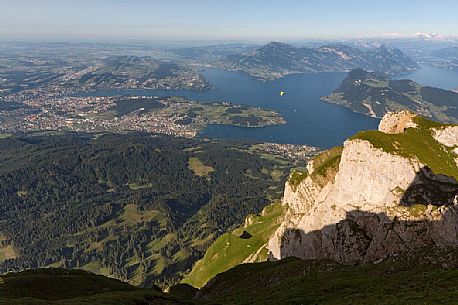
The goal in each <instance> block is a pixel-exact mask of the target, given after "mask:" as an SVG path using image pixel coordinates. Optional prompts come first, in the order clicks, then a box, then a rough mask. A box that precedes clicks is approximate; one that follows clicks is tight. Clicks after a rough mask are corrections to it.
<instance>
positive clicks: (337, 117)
mask: <svg viewBox="0 0 458 305" xmlns="http://www.w3.org/2000/svg"><path fill="white" fill-rule="evenodd" d="M203 74H204V76H205V78H206V79H207V80H208V81H209V82H210V83H211V84H212V85H213V86H214V87H215V89H212V90H209V91H204V92H194V91H189V90H142V89H138V90H106V91H104V90H100V91H97V92H88V93H87V94H84V95H104V96H113V95H145V96H171V95H178V96H183V97H186V98H188V99H192V100H198V101H204V102H214V101H219V102H221V101H227V102H231V103H234V104H246V105H251V106H259V107H263V108H269V109H274V110H276V111H278V112H280V114H281V115H282V116H283V118H284V119H285V120H286V121H287V123H286V124H284V125H279V126H267V127H262V128H247V127H238V126H230V125H210V126H207V127H206V128H205V129H203V130H202V131H201V132H200V134H199V136H202V137H209V138H237V139H254V140H259V141H265V142H275V143H289V144H308V145H313V146H318V147H321V148H329V147H332V146H336V145H341V144H342V142H343V141H344V140H345V139H347V138H348V137H350V136H351V135H353V134H355V133H356V132H358V131H360V130H365V129H376V128H377V126H378V123H379V120H378V119H375V118H371V117H367V116H365V115H362V114H358V113H353V112H352V111H351V110H349V109H347V108H344V107H341V106H337V105H333V104H329V103H325V102H322V101H320V97H322V96H325V95H328V94H329V93H331V92H332V91H333V90H334V89H335V88H336V87H338V86H339V84H340V83H341V81H342V80H343V79H344V78H345V77H346V73H315V74H294V75H288V76H286V77H284V78H281V79H278V80H275V81H268V82H263V81H258V80H254V79H252V78H250V77H249V76H247V75H245V74H244V73H240V72H228V71H223V70H219V69H206V70H205V71H204V72H203ZM400 78H410V79H413V80H415V81H417V82H419V83H421V84H425V85H434V86H437V87H443V88H446V89H451V88H456V87H458V73H457V72H451V71H446V70H441V69H435V68H430V67H423V68H422V69H421V70H419V71H416V72H413V73H411V74H409V75H403V76H402V77H400ZM280 91H284V92H285V95H284V96H283V97H280V94H279V93H280Z"/></svg>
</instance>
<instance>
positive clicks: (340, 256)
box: [268, 112, 458, 264]
mask: <svg viewBox="0 0 458 305" xmlns="http://www.w3.org/2000/svg"><path fill="white" fill-rule="evenodd" d="M412 117H413V115H412V114H410V113H408V112H402V113H397V114H389V115H387V117H386V118H384V119H383V120H382V122H381V123H380V129H381V131H384V132H389V133H399V132H402V131H403V130H404V129H405V128H408V127H414V126H415V125H414V123H413V121H412ZM435 138H436V139H437V140H438V141H439V142H440V143H442V144H443V145H446V146H448V147H455V146H457V145H458V141H457V140H458V129H457V127H450V128H449V127H447V128H445V129H441V130H438V131H436V137H435ZM313 167H314V166H309V175H308V176H307V177H306V178H305V179H304V180H303V181H302V182H300V183H299V185H297V186H294V187H293V186H292V185H290V183H289V182H287V183H286V185H285V193H284V198H283V205H285V206H286V207H287V208H288V212H287V215H286V216H285V218H284V221H283V222H282V223H281V225H280V227H279V228H278V230H277V231H276V232H275V234H274V235H273V236H272V237H271V239H270V241H269V244H268V247H269V251H270V256H271V258H272V259H282V258H284V257H288V256H296V257H299V258H303V259H317V258H326V259H333V260H335V261H337V262H341V263H348V264H355V263H364V262H374V261H377V260H380V259H383V258H386V257H388V256H392V255H395V254H397V253H400V252H402V251H408V250H412V249H416V248H420V247H425V246H458V215H457V213H458V182H457V181H456V180H455V178H454V177H448V176H445V175H438V174H435V173H434V172H433V171H432V170H431V169H429V168H428V166H426V165H425V164H422V163H421V162H419V161H418V160H417V159H415V158H406V157H403V156H401V155H396V154H392V153H387V152H385V151H383V150H382V149H379V148H375V147H374V146H373V145H372V144H371V143H370V142H368V141H365V140H360V139H354V140H348V141H346V142H345V144H344V149H343V151H342V155H341V158H340V163H339V165H338V172H337V174H336V175H335V176H334V177H331V178H332V179H330V180H329V182H328V183H327V184H325V185H324V186H320V184H318V183H316V181H315V179H314V168H313Z"/></svg>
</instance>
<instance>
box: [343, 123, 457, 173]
mask: <svg viewBox="0 0 458 305" xmlns="http://www.w3.org/2000/svg"><path fill="white" fill-rule="evenodd" d="M413 120H414V122H415V123H416V124H417V126H418V127H417V128H407V129H406V131H405V132H403V133H400V134H386V133H383V132H380V131H377V130H369V131H361V132H359V133H358V134H356V135H354V136H353V137H351V138H350V139H362V140H367V141H369V142H370V143H371V144H372V145H373V146H374V147H377V148H381V149H383V150H384V151H386V152H388V153H393V154H399V155H401V156H404V157H407V158H416V159H418V160H419V161H420V162H421V163H423V164H425V165H427V166H428V167H429V168H431V169H432V170H433V171H434V173H435V174H444V175H447V176H451V177H455V178H456V179H458V167H457V165H456V162H455V153H454V152H453V148H448V147H445V146H444V145H441V144H440V143H439V142H437V141H436V140H435V139H434V138H433V135H432V132H433V131H432V129H431V128H441V127H444V126H446V125H442V124H439V123H436V122H433V121H430V120H427V119H425V118H423V117H415V118H414V119H413Z"/></svg>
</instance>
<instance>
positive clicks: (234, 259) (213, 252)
mask: <svg viewBox="0 0 458 305" xmlns="http://www.w3.org/2000/svg"><path fill="white" fill-rule="evenodd" d="M282 212H283V210H282V206H281V204H280V203H275V204H272V205H270V206H268V207H265V208H264V210H263V212H262V214H261V215H260V216H253V215H252V216H248V220H249V223H250V224H249V225H247V226H246V227H241V228H238V229H235V230H234V231H232V232H230V233H225V234H223V235H222V236H221V237H219V238H218V239H217V240H216V241H215V242H214V243H213V244H212V245H211V247H210V248H208V250H207V252H206V253H205V256H204V257H203V258H202V259H201V260H200V261H198V262H197V263H196V264H195V266H194V267H193V269H192V271H191V273H190V274H189V275H187V276H186V277H185V278H184V280H183V283H187V284H190V285H192V286H194V287H198V288H200V287H202V286H203V285H205V284H206V283H207V282H208V281H209V280H210V279H211V278H213V277H214V276H215V275H217V274H219V273H222V272H224V271H227V270H229V269H231V268H233V267H235V266H237V265H239V264H241V263H243V262H244V261H245V260H246V261H247V262H261V261H265V260H267V254H268V253H267V248H266V246H267V242H268V240H269V238H270V236H271V235H272V233H273V232H274V231H275V229H277V228H278V226H279V217H280V216H281V215H282V214H283V213H282Z"/></svg>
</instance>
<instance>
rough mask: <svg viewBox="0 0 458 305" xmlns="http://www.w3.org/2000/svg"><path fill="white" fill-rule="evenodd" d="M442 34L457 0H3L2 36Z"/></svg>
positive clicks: (450, 29)
mask: <svg viewBox="0 0 458 305" xmlns="http://www.w3.org/2000/svg"><path fill="white" fill-rule="evenodd" d="M416 32H427V33H431V32H434V33H441V34H445V35H453V36H458V1H456V0H445V1H443V0H435V1H434V0H424V1H423V0H417V1H416V0H379V1H372V0H365V1H363V0H316V1H309V0H276V1H274V0H194V1H192V0H150V1H147V0H0V39H1V38H6V39H10V38H33V39H37V40H40V39H43V40H46V39H83V40H84V39H105V40H113V39H148V40H167V39H170V40H186V39H190V40H195V39H200V40H212V39H218V40H225V39H230V40H270V39H280V40H288V39H290V40H291V39H303V38H336V37H361V36H368V35H373V34H378V35H380V34H387V33H400V34H413V33H416Z"/></svg>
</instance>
